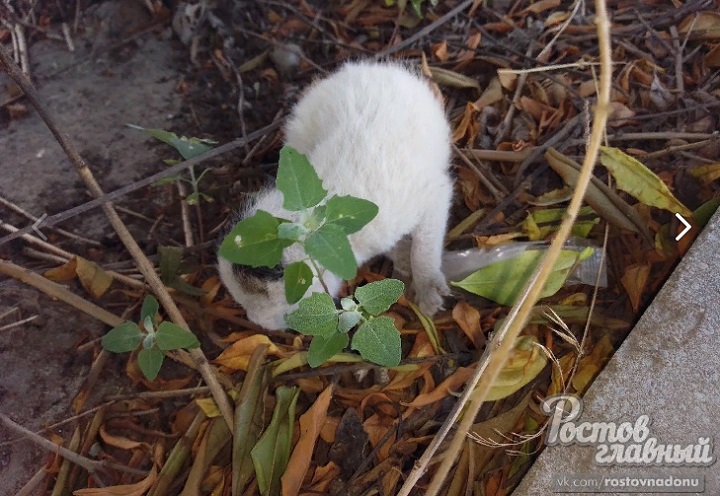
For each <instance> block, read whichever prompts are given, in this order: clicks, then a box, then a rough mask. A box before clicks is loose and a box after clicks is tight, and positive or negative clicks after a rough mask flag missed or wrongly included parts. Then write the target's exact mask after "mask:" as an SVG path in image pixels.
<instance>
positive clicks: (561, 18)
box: [545, 12, 570, 28]
mask: <svg viewBox="0 0 720 496" xmlns="http://www.w3.org/2000/svg"><path fill="white" fill-rule="evenodd" d="M569 17H570V12H552V13H550V15H549V16H547V17H546V18H545V27H546V28H549V27H553V26H557V25H558V24H562V23H563V22H565V21H567V20H568V18H569Z"/></svg>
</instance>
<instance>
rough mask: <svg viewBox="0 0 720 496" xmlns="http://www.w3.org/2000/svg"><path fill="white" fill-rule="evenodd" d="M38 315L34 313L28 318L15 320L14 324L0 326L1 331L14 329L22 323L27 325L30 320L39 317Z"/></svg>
mask: <svg viewBox="0 0 720 496" xmlns="http://www.w3.org/2000/svg"><path fill="white" fill-rule="evenodd" d="M37 318H38V316H37V315H33V316H32V317H28V318H26V319H22V320H18V321H17V322H13V323H12V324H6V325H4V326H0V332H2V331H9V330H10V329H14V328H16V327H20V326H21V325H25V324H27V323H28V322H32V321H33V320H35V319H37Z"/></svg>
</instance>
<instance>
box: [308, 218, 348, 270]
mask: <svg viewBox="0 0 720 496" xmlns="http://www.w3.org/2000/svg"><path fill="white" fill-rule="evenodd" d="M305 252H306V253H307V254H308V255H309V256H310V257H311V258H313V259H314V260H317V261H318V262H320V264H321V265H322V266H323V267H325V268H326V269H328V270H329V271H330V272H332V273H334V274H337V275H338V276H340V277H342V278H343V279H352V278H353V277H355V274H357V262H356V261H355V254H354V253H353V251H352V248H351V247H350V242H349V241H348V239H347V235H346V234H345V231H343V228H342V227H340V226H337V225H334V224H325V225H324V226H322V227H321V228H320V229H318V230H317V231H315V232H314V233H312V234H311V235H310V236H308V237H307V239H306V240H305Z"/></svg>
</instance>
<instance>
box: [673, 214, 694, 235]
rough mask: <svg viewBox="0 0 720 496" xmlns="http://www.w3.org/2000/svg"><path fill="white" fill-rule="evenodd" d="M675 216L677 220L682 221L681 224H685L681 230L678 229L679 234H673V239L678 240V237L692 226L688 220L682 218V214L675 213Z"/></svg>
mask: <svg viewBox="0 0 720 496" xmlns="http://www.w3.org/2000/svg"><path fill="white" fill-rule="evenodd" d="M675 217H677V218H678V220H679V221H680V222H682V223H683V225H684V226H685V229H683V230H682V231H680V234H678V235H677V236H675V241H680V238H682V237H683V236H685V235H686V234H687V232H688V231H689V230H690V228H691V227H692V226H691V225H690V224H688V221H686V220H685V219H684V218H683V216H682V215H680V214H675Z"/></svg>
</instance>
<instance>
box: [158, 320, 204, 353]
mask: <svg viewBox="0 0 720 496" xmlns="http://www.w3.org/2000/svg"><path fill="white" fill-rule="evenodd" d="M155 340H156V341H157V345H158V348H160V349H161V350H163V351H167V350H178V349H180V348H199V347H200V341H198V338H197V337H196V336H195V334H193V333H192V332H189V331H186V330H185V329H183V328H182V327H180V326H179V325H175V324H173V323H172V322H168V321H165V322H161V323H160V325H159V326H158V330H157V332H156V333H155Z"/></svg>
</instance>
